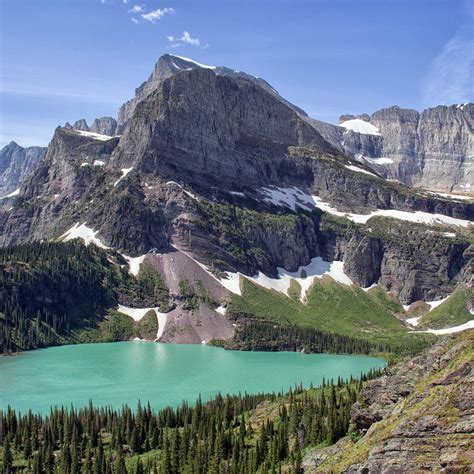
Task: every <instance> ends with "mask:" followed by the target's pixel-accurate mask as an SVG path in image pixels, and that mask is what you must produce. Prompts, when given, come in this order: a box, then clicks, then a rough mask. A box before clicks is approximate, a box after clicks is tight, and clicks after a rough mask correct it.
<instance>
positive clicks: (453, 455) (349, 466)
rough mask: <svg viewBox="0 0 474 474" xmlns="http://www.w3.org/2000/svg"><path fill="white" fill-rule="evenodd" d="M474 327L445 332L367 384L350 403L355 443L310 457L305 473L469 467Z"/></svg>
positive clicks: (461, 469) (471, 459) (460, 469)
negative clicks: (453, 333)
mask: <svg viewBox="0 0 474 474" xmlns="http://www.w3.org/2000/svg"><path fill="white" fill-rule="evenodd" d="M473 347H474V331H472V330H471V331H468V332H465V333H462V334H460V335H456V336H449V337H446V338H445V339H444V340H443V341H442V342H440V343H438V344H436V345H435V346H433V347H431V348H430V349H427V350H426V351H424V352H423V353H421V354H420V355H418V356H416V357H414V358H413V359H411V360H409V361H407V362H405V363H403V364H400V365H398V366H395V367H394V368H393V369H390V370H389V371H388V373H387V375H385V376H383V377H381V378H380V379H376V380H374V381H372V382H369V384H368V385H367V387H366V388H365V389H364V390H363V392H362V397H361V399H360V401H359V402H357V403H356V404H355V405H353V407H352V411H351V420H352V424H353V426H354V428H353V431H356V432H357V431H359V432H360V433H361V434H363V436H362V437H361V438H360V439H359V440H358V441H353V438H352V439H351V438H344V439H342V440H340V441H339V442H338V443H337V444H336V445H335V446H333V447H330V448H326V449H323V450H319V451H316V452H314V453H311V454H309V455H308V456H307V457H306V458H305V460H304V463H303V465H304V468H305V472H314V473H316V472H344V473H366V472H394V473H395V472H400V473H401V472H445V473H448V472H469V469H470V467H471V466H472V465H473V463H474V449H473V441H474V438H473V435H472V433H473V432H474V405H473V402H472V401H473V399H474V390H473V387H474V354H473V350H472V348H473Z"/></svg>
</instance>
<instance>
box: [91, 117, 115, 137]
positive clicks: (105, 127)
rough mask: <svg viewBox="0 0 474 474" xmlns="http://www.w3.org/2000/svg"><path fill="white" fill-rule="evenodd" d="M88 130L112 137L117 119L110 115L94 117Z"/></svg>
mask: <svg viewBox="0 0 474 474" xmlns="http://www.w3.org/2000/svg"><path fill="white" fill-rule="evenodd" d="M89 131H91V132H93V133H99V134H101V135H108V136H109V137H112V136H114V135H115V132H116V131H117V121H116V120H115V119H114V118H112V117H101V118H98V119H95V120H94V122H93V123H92V125H91V127H90V129H89Z"/></svg>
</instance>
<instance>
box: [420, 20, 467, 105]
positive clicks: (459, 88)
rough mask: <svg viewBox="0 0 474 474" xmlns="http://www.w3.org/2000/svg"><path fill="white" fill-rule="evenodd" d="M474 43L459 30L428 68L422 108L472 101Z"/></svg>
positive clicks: (465, 32)
mask: <svg viewBox="0 0 474 474" xmlns="http://www.w3.org/2000/svg"><path fill="white" fill-rule="evenodd" d="M473 52H474V40H473V39H472V34H471V33H470V31H468V29H460V30H459V31H458V32H457V33H456V34H455V35H454V36H453V37H452V38H451V39H450V40H449V41H448V42H447V43H446V44H445V45H444V46H443V48H442V49H441V51H440V52H439V54H438V55H437V56H436V58H435V59H434V60H433V63H432V64H431V68H430V72H429V74H428V76H427V78H426V80H425V83H424V91H423V102H424V104H423V105H424V106H433V105H440V104H446V105H450V104H459V103H463V102H470V101H472V100H473V96H474V90H473V89H474V88H473V86H472V80H473V77H474V54H473Z"/></svg>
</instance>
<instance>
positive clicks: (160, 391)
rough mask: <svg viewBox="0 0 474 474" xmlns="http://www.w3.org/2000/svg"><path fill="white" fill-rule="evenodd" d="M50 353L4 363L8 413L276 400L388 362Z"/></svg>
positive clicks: (240, 354) (161, 350) (138, 350)
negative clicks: (258, 397) (222, 397)
mask: <svg viewBox="0 0 474 474" xmlns="http://www.w3.org/2000/svg"><path fill="white" fill-rule="evenodd" d="M135 342H138V341H135ZM47 349H48V350H43V351H37V350H35V351H28V352H25V353H23V355H24V357H9V358H2V359H0V372H1V373H2V378H3V379H4V380H5V381H6V383H5V384H3V386H2V387H0V400H1V406H2V407H3V408H6V407H7V406H8V405H11V406H12V407H14V408H15V409H16V410H20V411H22V412H23V411H25V410H26V411H28V410H29V409H32V410H33V411H35V412H36V411H42V412H46V411H49V408H50V407H51V406H61V405H65V406H69V405H70V404H71V403H72V404H73V405H74V406H76V407H80V406H85V405H86V404H87V403H88V401H89V400H90V399H91V400H92V401H93V403H94V405H95V406H107V405H113V406H114V407H115V408H117V407H119V406H121V405H122V404H124V403H127V404H129V405H130V406H134V405H136V403H137V401H138V399H140V400H142V401H143V402H145V403H146V402H147V401H150V402H152V401H153V402H154V403H155V405H156V406H154V408H157V409H159V408H162V407H163V406H168V405H173V406H176V405H179V404H180V403H181V402H182V401H183V400H187V401H188V402H192V401H193V400H195V399H196V398H197V396H198V395H199V394H201V395H202V398H203V399H204V400H207V399H209V398H211V397H212V396H214V395H216V394H217V393H225V394H227V393H228V394H231V395H233V394H237V393H244V392H246V393H271V392H276V393H278V392H280V391H286V390H287V389H288V388H289V387H292V386H294V385H295V384H300V383H301V384H303V386H304V387H305V388H308V387H309V386H310V385H311V384H313V386H318V385H320V384H321V382H322V380H323V378H324V379H325V380H326V381H328V380H330V379H331V378H332V379H334V380H337V379H338V377H341V378H344V379H349V378H350V377H352V378H354V379H355V378H358V377H359V376H360V375H361V373H367V372H368V371H370V370H371V369H382V368H385V367H386V366H387V361H386V360H385V359H382V358H377V357H368V356H362V355H349V354H336V355H334V354H302V353H299V352H289V351H278V352H251V351H228V350H223V349H222V348H217V347H212V346H207V345H200V344H166V343H157V344H137V343H134V341H125V342H117V343H115V344H110V343H102V344H100V343H87V344H73V345H66V346H56V347H50V348H47ZM33 387H34V388H33Z"/></svg>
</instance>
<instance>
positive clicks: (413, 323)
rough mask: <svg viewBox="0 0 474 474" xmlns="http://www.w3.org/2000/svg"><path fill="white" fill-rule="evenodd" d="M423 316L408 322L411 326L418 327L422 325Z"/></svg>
mask: <svg viewBox="0 0 474 474" xmlns="http://www.w3.org/2000/svg"><path fill="white" fill-rule="evenodd" d="M420 320H421V316H417V317H416V318H408V319H407V320H406V322H407V323H408V324H410V325H411V326H418V324H419V323H420Z"/></svg>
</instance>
